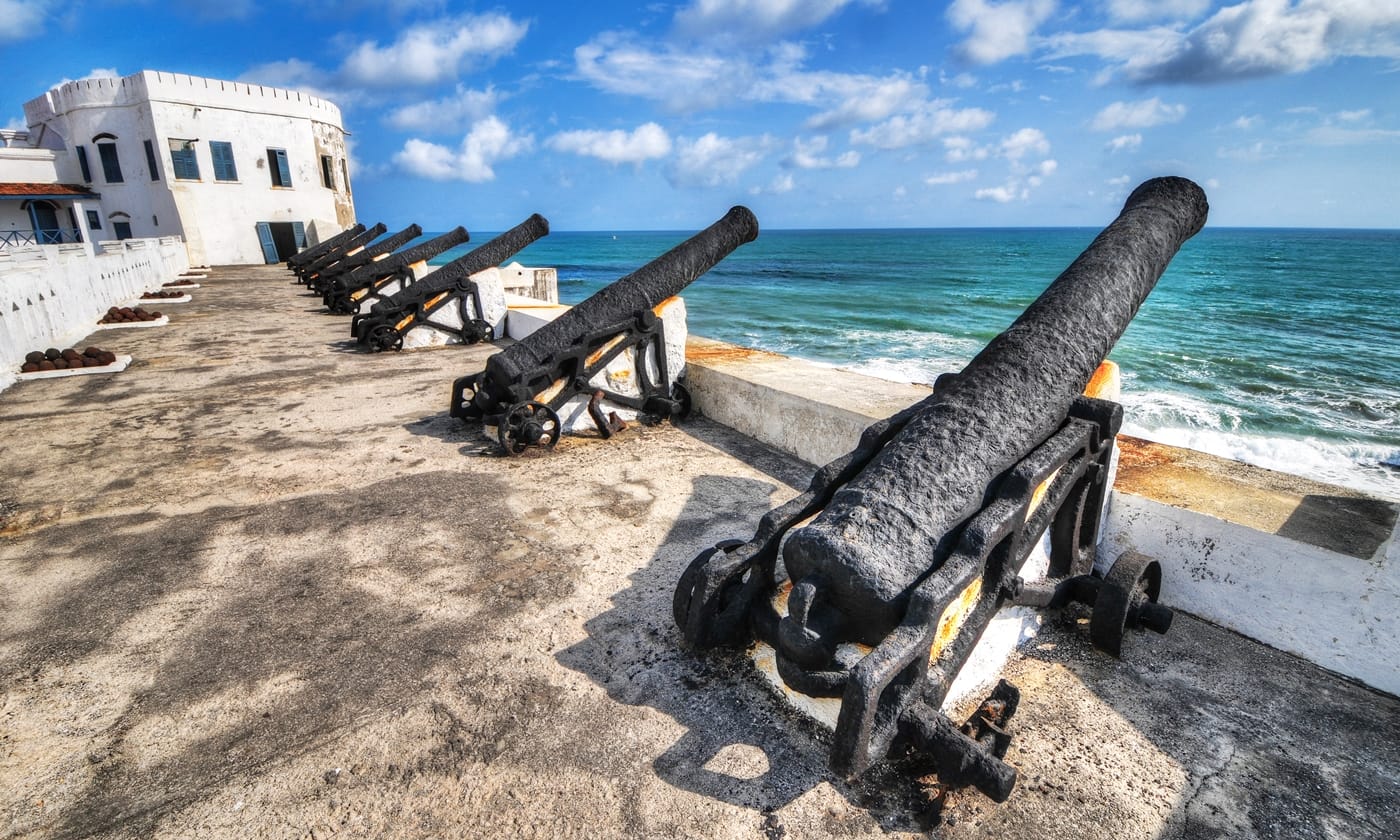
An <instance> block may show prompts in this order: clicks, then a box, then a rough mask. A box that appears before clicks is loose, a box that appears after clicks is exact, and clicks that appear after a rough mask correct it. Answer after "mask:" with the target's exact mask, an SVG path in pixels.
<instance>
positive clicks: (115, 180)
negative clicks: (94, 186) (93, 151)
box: [97, 143, 122, 184]
mask: <svg viewBox="0 0 1400 840" xmlns="http://www.w3.org/2000/svg"><path fill="white" fill-rule="evenodd" d="M97 155H98V157H100V158H102V177H103V178H106V179H107V183H109V184H120V183H121V182H122V164H121V161H119V160H117V144H116V143H98V144H97Z"/></svg>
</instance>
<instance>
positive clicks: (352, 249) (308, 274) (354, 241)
mask: <svg viewBox="0 0 1400 840" xmlns="http://www.w3.org/2000/svg"><path fill="white" fill-rule="evenodd" d="M386 230H388V228H387V227H385V226H384V223H383V222H379V223H378V224H376V225H375V226H374V227H371V228H366V229H365V230H362V231H360V232H359V233H357V234H355V235H354V236H352V237H350V238H349V239H347V240H345V242H344V243H342V244H341V245H340V247H338V248H332V249H331V250H329V251H327V252H326V253H324V254H322V255H321V256H319V257H317V258H316V259H314V260H312V261H311V262H309V263H307V264H306V265H303V266H301V267H300V268H299V269H297V272H296V274H297V277H299V278H301V282H302V283H306V284H310V283H311V282H312V281H314V280H315V279H316V277H317V276H318V275H319V274H320V273H321V272H322V271H326V270H327V269H329V268H331V267H332V266H334V265H335V264H336V263H338V262H340V261H341V260H343V259H345V258H346V257H349V256H351V255H353V254H358V253H359V252H360V251H361V250H363V249H364V248H365V247H366V246H367V245H369V243H370V242H372V241H373V240H374V239H375V238H376V237H379V236H383V235H384V231H386Z"/></svg>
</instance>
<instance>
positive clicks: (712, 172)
mask: <svg viewBox="0 0 1400 840" xmlns="http://www.w3.org/2000/svg"><path fill="white" fill-rule="evenodd" d="M191 5H192V6H197V7H198V8H191V9H189V10H187V11H179V10H172V8H171V5H170V4H166V3H156V2H153V0H106V2H103V0H65V2H51V0H0V73H2V74H3V77H4V78H5V79H6V80H7V82H6V85H5V90H6V93H7V97H8V101H7V102H5V103H4V104H3V106H0V107H3V108H4V109H6V110H0V125H4V124H14V123H20V122H22V120H20V119H19V118H20V116H21V113H22V112H21V108H20V106H21V104H22V102H23V101H24V100H26V99H29V98H31V97H32V96H36V95H38V94H40V93H42V92H43V91H44V90H46V89H47V88H49V87H50V86H52V85H54V84H57V83H59V82H61V81H63V80H64V79H70V78H81V77H84V76H88V75H111V74H117V75H125V74H128V73H133V72H136V71H138V70H141V69H151V70H169V71H174V72H183V73H190V74H194V75H202V76H210V77H214V78H225V79H239V80H244V81H252V82H259V83H264V84H272V85H279V86H285V87H293V88H298V89H302V90H310V91H314V92H319V93H321V94H322V95H325V96H327V97H329V98H331V99H332V100H334V101H335V102H337V103H338V104H339V105H340V106H341V108H342V110H343V112H344V115H345V123H346V127H347V128H348V129H349V130H350V131H351V132H352V134H353V136H352V138H351V142H352V144H353V145H352V149H353V155H354V163H355V170H354V173H353V177H354V185H355V199H356V207H357V211H358V212H359V215H360V217H361V219H362V220H366V221H375V220H381V219H382V220H383V221H385V222H386V223H389V224H390V225H391V226H396V225H402V224H407V223H408V222H410V221H417V222H419V223H420V224H422V225H423V226H424V227H425V228H428V229H430V230H432V229H439V230H441V229H447V228H449V227H452V226H454V225H457V224H464V225H466V226H467V227H468V228H469V229H472V230H477V229H480V230H499V229H502V228H504V227H507V226H509V225H512V224H515V223H516V222H518V221H519V220H521V219H523V218H524V217H525V216H527V215H529V214H530V213H532V212H540V213H542V214H544V215H545V216H546V217H548V218H549V219H550V220H551V223H552V225H553V226H554V228H555V229H556V230H586V229H599V230H608V229H615V230H624V229H678V230H688V229H693V228H697V227H700V226H703V225H705V224H707V223H708V222H710V221H712V220H713V219H715V218H718V217H719V216H720V215H721V214H723V212H724V211H725V210H726V209H728V207H729V206H730V205H733V204H746V205H748V206H749V207H751V208H753V210H754V211H755V213H756V214H757V215H758V218H759V220H760V222H761V223H762V224H763V225H764V226H766V227H772V228H812V227H834V228H859V227H944V226H966V225H973V226H1043V225H1090V226H1098V225H1102V224H1104V223H1105V222H1107V221H1108V220H1109V219H1111V218H1112V216H1113V214H1114V212H1116V210H1117V208H1118V206H1119V205H1120V203H1121V201H1122V200H1123V198H1124V197H1125V196H1126V194H1127V191H1128V190H1129V189H1130V188H1131V186H1132V185H1134V184H1136V183H1138V182H1140V181H1142V180H1144V179H1146V178H1149V177H1152V176H1155V175H1166V174H1175V175H1184V176H1186V177H1189V178H1192V179H1194V180H1196V181H1197V182H1199V183H1200V184H1202V185H1203V186H1204V187H1206V191H1207V193H1208V194H1209V195H1210V199H1211V206H1212V219H1211V221H1212V224H1216V225H1232V226H1235V225H1245V226H1280V227H1297V226H1322V227H1384V228H1396V227H1400V72H1397V70H1400V0H1244V2H1241V3H1237V4H1228V3H1221V2H1217V0H1093V2H1085V3H1072V2H1065V0H1005V2H997V0H953V2H903V1H902V0H682V2H674V3H652V4H649V5H641V4H633V3H610V2H600V0H591V2H558V0H548V1H547V2H521V3H515V4H510V5H490V4H474V3H444V2H434V0H378V1H377V2H368V1H367V0H366V1H364V2H358V1H357V0H351V2H342V3H333V2H327V0H278V2H275V3H274V2H269V0H224V2H219V3H208V2H201V3H198V4H191Z"/></svg>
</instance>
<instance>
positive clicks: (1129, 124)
mask: <svg viewBox="0 0 1400 840" xmlns="http://www.w3.org/2000/svg"><path fill="white" fill-rule="evenodd" d="M1184 116H1186V106H1185V105H1181V104H1177V105H1169V104H1167V103H1165V102H1163V101H1162V100H1161V99H1160V98H1158V97H1156V96H1154V97H1152V98H1151V99H1144V100H1142V101H1140V102H1114V103H1113V104H1112V105H1109V106H1108V107H1106V108H1104V109H1103V110H1102V111H1099V113H1098V115H1097V116H1095V117H1094V121H1093V123H1092V126H1093V128H1094V130H1096V131H1117V130H1119V129H1123V128H1151V127H1152V126H1154V125H1162V124H1164V123H1174V122H1180V121H1181V118H1182V117H1184Z"/></svg>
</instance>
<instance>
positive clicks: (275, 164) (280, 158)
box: [267, 149, 292, 187]
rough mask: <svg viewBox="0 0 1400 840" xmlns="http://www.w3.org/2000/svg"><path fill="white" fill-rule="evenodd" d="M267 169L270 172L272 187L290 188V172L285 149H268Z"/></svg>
mask: <svg viewBox="0 0 1400 840" xmlns="http://www.w3.org/2000/svg"><path fill="white" fill-rule="evenodd" d="M267 168H268V169H269V170H271V172H272V186H274V187H290V186H291V185H292V170H291V169H290V168H288V166H287V151H286V149H268V150H267Z"/></svg>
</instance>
